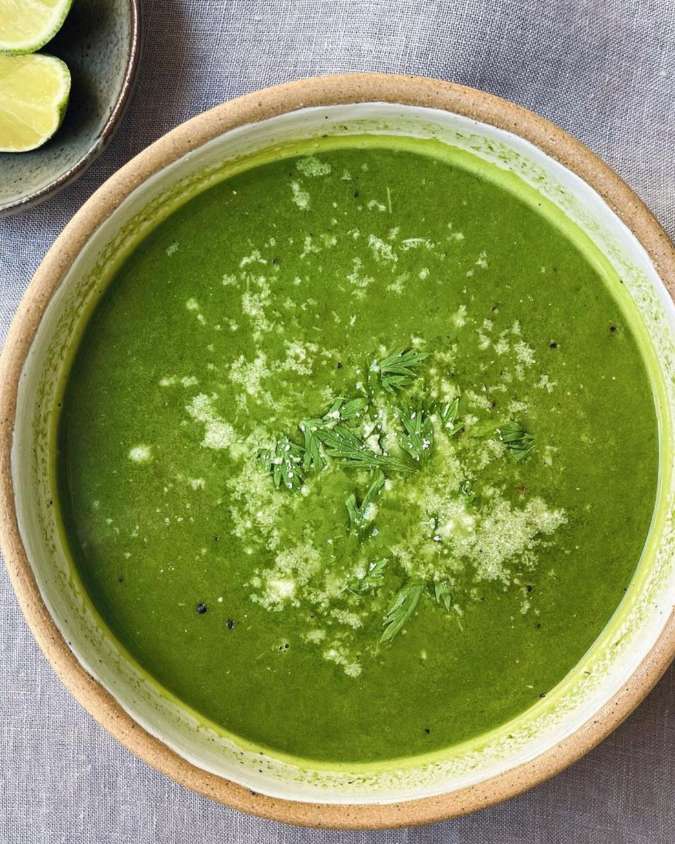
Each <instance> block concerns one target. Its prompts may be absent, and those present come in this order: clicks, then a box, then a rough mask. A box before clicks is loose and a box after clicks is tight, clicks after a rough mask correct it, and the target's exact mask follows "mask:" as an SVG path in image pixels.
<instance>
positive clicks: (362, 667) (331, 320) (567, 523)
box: [58, 138, 658, 763]
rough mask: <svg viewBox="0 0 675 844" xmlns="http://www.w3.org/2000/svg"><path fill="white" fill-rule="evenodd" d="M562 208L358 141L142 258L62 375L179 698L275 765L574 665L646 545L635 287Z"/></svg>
mask: <svg viewBox="0 0 675 844" xmlns="http://www.w3.org/2000/svg"><path fill="white" fill-rule="evenodd" d="M512 178H513V177H512ZM556 214H557V212H555V211H553V210H552V209H550V208H548V207H547V206H546V205H545V201H544V200H543V199H541V198H540V197H538V195H537V194H535V193H534V191H531V190H530V189H529V188H526V187H525V186H523V187H522V190H520V189H518V188H517V187H516V184H515V182H513V183H511V182H509V179H508V178H506V177H504V175H503V173H501V171H499V170H498V169H497V168H496V167H494V166H493V165H489V164H486V163H484V162H481V161H480V160H479V159H477V158H473V157H472V156H469V155H467V154H462V153H458V152H457V153H453V152H448V153H446V154H444V153H442V151H441V148H440V147H436V146H435V145H434V144H433V143H431V142H430V143H426V142H422V141H418V142H410V141H409V142H402V141H401V142H398V141H396V140H395V139H391V138H389V139H386V138H379V139H372V138H371V139H368V138H362V139H358V138H354V139H351V141H350V142H349V145H345V144H344V143H343V144H342V145H336V144H335V143H334V142H333V146H329V144H328V142H324V143H314V144H313V145H312V146H311V148H310V147H307V148H306V149H296V150H295V151H294V152H293V153H292V154H291V153H288V152H287V153H286V154H285V157H281V158H276V159H272V160H269V161H267V162H266V163H260V164H258V165H257V166H255V167H252V168H250V169H248V170H245V171H244V172H240V173H239V174H237V175H233V176H230V177H229V178H227V179H225V180H224V181H221V182H220V183H219V184H217V185H215V186H213V187H210V188H209V189H207V190H204V191H203V192H201V193H199V194H197V195H196V196H194V197H193V198H192V199H191V200H190V201H188V202H186V203H185V204H184V205H182V206H181V207H180V208H179V209H178V210H176V211H175V212H174V213H173V214H172V215H171V216H169V217H168V218H167V219H165V220H164V221H163V222H162V223H161V224H159V225H158V226H157V227H156V228H155V230H154V231H153V232H152V233H151V234H150V235H149V236H148V237H147V238H146V239H145V240H144V241H142V242H141V243H140V244H139V245H138V246H137V248H136V249H135V250H134V251H133V253H132V254H131V255H130V256H129V257H128V258H127V260H126V261H125V263H124V264H123V265H122V267H121V269H120V270H119V272H117V274H116V276H115V278H114V279H113V281H112V283H111V284H110V286H109V288H108V289H107V291H106V293H105V294H104V295H103V297H102V299H101V301H100V303H99V304H98V305H97V307H96V310H95V312H94V314H93V316H92V318H91V319H90V321H89V323H88V326H87V328H86V331H85V333H84V336H83V337H82V340H81V345H80V348H79V351H78V354H77V357H76V359H75V362H74V364H73V367H72V370H71V372H70V375H69V378H68V380H67V384H66V387H65V394H64V402H63V411H62V416H61V420H60V426H59V454H58V482H59V487H60V504H61V508H62V511H63V520H64V528H65V531H66V535H67V537H68V540H69V545H70V548H71V550H72V555H73V558H74V562H75V565H76V567H77V570H78V572H79V575H80V577H81V579H82V581H83V583H84V586H85V588H86V590H87V592H88V594H89V595H90V597H91V599H92V601H93V602H94V604H95V606H96V608H97V609H98V611H99V613H100V615H101V617H102V619H103V620H104V621H105V623H106V624H107V625H108V626H109V628H110V630H111V632H112V634H113V635H114V636H115V637H117V638H118V640H119V641H120V642H121V643H122V644H123V645H124V646H125V647H126V648H127V650H128V651H129V653H130V654H131V655H132V656H133V658H135V660H136V661H137V662H138V663H139V664H140V665H141V666H142V667H143V668H144V669H146V670H147V671H148V672H149V673H150V674H151V675H152V676H153V677H154V678H155V679H156V681H157V682H158V683H160V684H161V685H162V686H164V687H165V688H166V689H167V690H169V691H170V692H171V693H173V694H174V695H176V696H177V697H178V698H179V699H181V700H182V701H183V702H185V703H186V704H187V705H189V706H190V707H192V708H193V709H195V710H196V711H197V712H198V713H199V714H200V715H201V716H202V717H204V718H205V719H208V720H210V721H211V722H213V723H214V724H215V725H217V726H218V727H219V728H221V729H222V730H224V731H227V732H229V733H230V734H233V735H234V736H236V737H238V738H240V739H245V740H247V741H249V742H252V743H254V744H255V745H257V746H260V747H261V748H266V749H270V750H272V751H274V752H277V753H280V754H284V755H286V756H289V757H293V758H296V759H306V760H314V761H323V762H333V763H335V762H376V761H384V760H389V759H394V758H399V757H409V756H413V755H418V754H426V753H432V752H439V751H442V750H443V749H445V748H448V747H450V746H452V745H454V744H456V743H458V742H461V741H463V740H466V739H470V738H471V737H474V736H476V735H478V734H481V733H484V732H485V731H487V730H489V729H491V728H493V727H496V726H498V725H500V724H503V723H504V722H506V721H508V720H509V719H511V718H513V717H514V716H516V715H518V714H519V713H521V712H523V711H524V710H525V709H527V708H528V707H530V706H532V705H534V704H536V703H537V701H538V700H539V699H540V698H541V697H542V696H544V695H546V693H548V692H549V691H550V690H551V689H552V688H553V687H554V686H555V685H556V684H557V683H558V682H559V681H560V680H561V679H562V678H563V677H564V676H565V675H566V674H567V673H568V672H569V671H570V670H571V669H572V668H573V667H574V666H575V664H576V663H577V662H578V661H579V660H580V658H581V657H582V656H583V654H584V653H585V652H586V651H587V649H588V648H589V647H590V645H591V644H592V643H593V641H594V640H595V639H596V638H597V636H598V635H599V634H600V632H601V631H602V629H603V627H604V626H605V625H606V624H607V622H608V620H609V619H610V617H611V615H612V613H613V612H614V610H615V609H616V608H617V606H618V604H619V603H620V601H621V598H622V596H623V594H624V591H625V589H626V587H627V586H628V583H629V581H630V579H631V577H632V575H633V573H634V571H635V568H636V565H637V563H638V561H639V559H640V555H641V552H642V549H643V546H644V543H645V540H646V537H647V534H648V531H649V526H650V521H651V517H652V511H653V507H654V500H655V494H656V486H657V472H658V432H657V421H656V415H655V411H654V401H653V397H652V391H651V384H650V380H649V377H648V374H647V372H646V369H645V365H644V363H643V359H642V356H641V353H640V350H639V348H638V344H637V342H636V339H635V337H634V335H633V333H632V331H631V328H630V325H629V324H628V322H627V317H626V315H625V312H624V310H623V309H622V307H621V306H620V305H619V304H618V299H617V298H615V297H614V296H613V295H612V293H610V289H611V288H612V287H615V288H619V287H620V283H619V280H618V279H616V278H613V277H612V276H611V274H610V272H609V270H608V269H606V268H605V264H604V262H603V260H602V259H601V257H600V255H599V254H597V253H596V252H595V250H594V247H593V246H592V244H590V243H589V242H586V241H585V239H584V236H583V235H581V233H579V232H577V231H576V230H575V229H573V228H572V226H571V224H568V223H566V222H565V221H564V220H563V219H562V217H561V216H556Z"/></svg>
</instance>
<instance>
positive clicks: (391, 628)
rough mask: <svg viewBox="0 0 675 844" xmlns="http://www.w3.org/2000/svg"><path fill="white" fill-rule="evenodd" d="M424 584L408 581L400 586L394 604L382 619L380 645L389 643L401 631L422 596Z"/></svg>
mask: <svg viewBox="0 0 675 844" xmlns="http://www.w3.org/2000/svg"><path fill="white" fill-rule="evenodd" d="M425 589H426V584H425V583H424V581H421V580H409V581H408V582H407V583H406V584H405V585H404V586H402V587H401V588H400V589H399V590H398V592H397V593H396V596H395V598H394V603H393V604H392V605H391V607H390V608H389V612H388V613H387V615H386V616H385V619H384V632H383V633H382V636H381V637H380V644H381V645H384V644H386V643H387V642H391V641H392V639H394V638H395V636H396V635H397V634H398V633H400V631H401V630H402V629H403V627H404V625H405V623H406V621H408V619H409V618H410V616H411V615H412V614H413V613H414V612H415V610H416V609H417V605H418V604H419V602H420V598H421V597H422V595H423V594H424V590H425Z"/></svg>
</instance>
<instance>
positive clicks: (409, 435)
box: [398, 405, 434, 463]
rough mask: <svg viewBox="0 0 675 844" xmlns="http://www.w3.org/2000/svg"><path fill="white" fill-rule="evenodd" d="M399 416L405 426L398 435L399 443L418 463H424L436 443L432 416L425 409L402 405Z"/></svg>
mask: <svg viewBox="0 0 675 844" xmlns="http://www.w3.org/2000/svg"><path fill="white" fill-rule="evenodd" d="M398 418H399V419H400V421H401V425H402V426H403V433H402V434H399V436H398V444H399V445H400V446H401V448H402V449H403V450H404V451H406V452H407V453H408V454H409V455H410V456H411V457H412V459H413V460H415V461H416V462H417V463H424V462H425V461H426V460H428V458H429V455H430V454H431V447H432V446H433V444H434V425H433V422H432V420H431V416H430V415H429V414H428V413H426V412H425V411H424V410H423V409H421V408H417V409H414V408H412V407H408V406H407V405H404V406H402V407H401V408H400V409H399V411H398Z"/></svg>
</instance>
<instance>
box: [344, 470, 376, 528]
mask: <svg viewBox="0 0 675 844" xmlns="http://www.w3.org/2000/svg"><path fill="white" fill-rule="evenodd" d="M384 481H385V478H384V473H383V472H382V470H381V469H378V470H377V472H376V474H375V478H374V479H373V482H372V483H371V485H370V487H369V488H368V492H366V494H365V495H364V497H363V501H362V502H361V504H360V505H358V504H357V503H356V495H355V494H354V493H352V494H351V495H350V496H349V498H348V499H347V500H346V501H345V507H346V508H347V512H348V513H349V521H350V522H351V526H352V530H353V531H354V533H358V532H359V531H360V530H363V528H364V527H366V525H367V524H368V523H369V522H371V521H372V518H371V517H370V514H369V512H368V511H369V510H370V505H371V504H372V503H373V501H374V500H375V498H376V497H377V496H378V495H379V494H380V492H382V488H383V487H384Z"/></svg>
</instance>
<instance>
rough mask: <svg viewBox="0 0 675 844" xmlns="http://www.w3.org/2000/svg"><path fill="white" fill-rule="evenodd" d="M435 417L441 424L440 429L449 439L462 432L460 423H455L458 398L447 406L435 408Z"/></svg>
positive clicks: (457, 413) (457, 412)
mask: <svg viewBox="0 0 675 844" xmlns="http://www.w3.org/2000/svg"><path fill="white" fill-rule="evenodd" d="M436 415H437V416H438V419H439V421H440V423H441V427H442V428H443V430H444V431H445V432H446V433H447V435H448V436H449V437H452V436H454V435H455V434H457V433H459V431H461V430H462V428H463V425H462V423H461V422H458V421H457V417H458V415H459V396H457V397H456V398H455V399H453V400H452V401H451V402H449V403H448V404H443V405H439V406H438V407H437V408H436Z"/></svg>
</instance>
